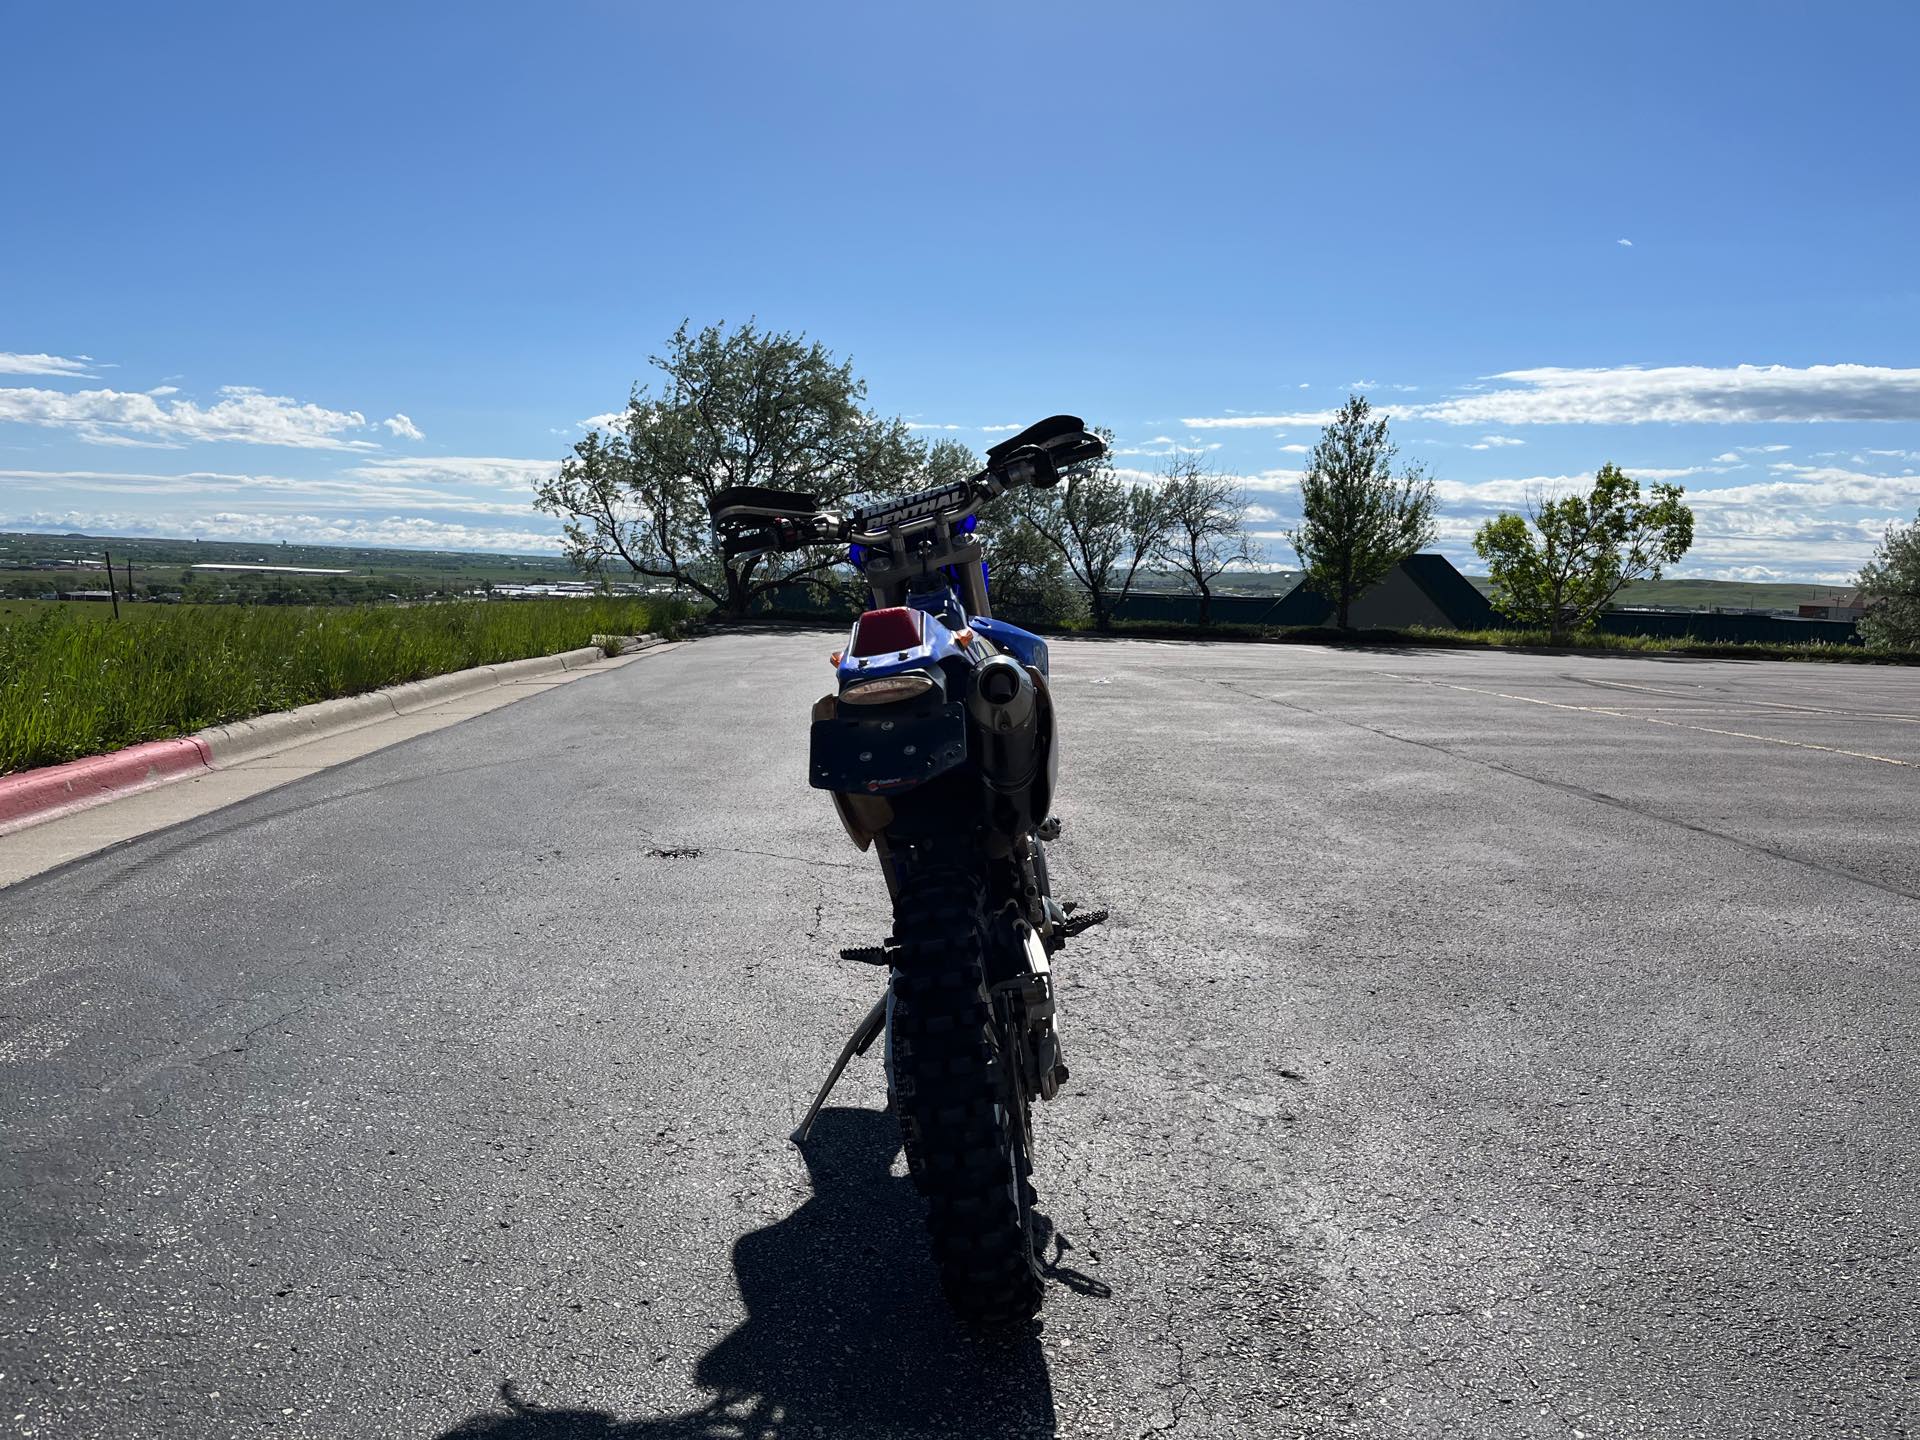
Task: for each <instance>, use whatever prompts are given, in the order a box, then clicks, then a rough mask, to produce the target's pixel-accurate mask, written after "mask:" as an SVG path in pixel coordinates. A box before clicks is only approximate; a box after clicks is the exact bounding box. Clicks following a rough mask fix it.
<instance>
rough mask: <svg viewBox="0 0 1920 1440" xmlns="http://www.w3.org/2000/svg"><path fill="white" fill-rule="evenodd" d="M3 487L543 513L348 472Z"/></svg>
mask: <svg viewBox="0 0 1920 1440" xmlns="http://www.w3.org/2000/svg"><path fill="white" fill-rule="evenodd" d="M0 493H14V494H28V495H51V496H56V497H61V498H65V497H67V496H71V495H76V494H110V495H123V496H127V497H129V498H130V499H132V500H135V501H138V500H153V499H158V498H163V497H177V496H192V497H194V498H196V499H199V500H202V501H204V502H206V503H207V504H215V503H221V502H225V503H230V504H242V505H246V506H249V507H251V508H255V509H277V510H289V509H320V510H334V511H341V512H365V511H368V510H375V509H393V510H440V511H453V512H457V513H459V514H463V515H512V516H517V517H520V518H522V519H526V520H532V519H534V518H535V517H536V516H537V515H538V514H539V512H538V511H537V510H535V509H534V507H533V503H532V501H533V497H532V494H531V493H528V494H527V495H526V496H525V497H524V498H521V499H514V500H482V499H477V498H475V497H473V496H471V495H466V494H461V493H459V492H457V491H454V490H451V489H442V488H436V487H434V486H431V485H427V486H422V485H417V484H409V483H406V482H405V481H404V479H402V480H397V481H396V480H389V479H386V478H383V477H380V476H378V475H375V476H373V477H370V478H368V477H362V476H359V475H357V474H355V473H354V472H352V471H349V472H348V473H347V474H345V475H343V476H330V477H325V478H320V479H315V478H312V477H301V478H294V477H291V476H285V475H235V474H229V473H226V472H223V471H217V470H189V471H185V472H182V473H178V474H156V473H152V472H142V471H118V470H10V469H0Z"/></svg>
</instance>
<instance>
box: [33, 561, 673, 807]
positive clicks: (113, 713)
mask: <svg viewBox="0 0 1920 1440" xmlns="http://www.w3.org/2000/svg"><path fill="white" fill-rule="evenodd" d="M138 608H139V610H140V611H141V612H142V613H141V618H140V620H139V621H137V622H130V621H128V620H125V619H123V620H122V621H120V622H119V623H117V624H116V623H115V622H114V620H113V617H112V614H111V612H110V611H108V610H107V609H106V608H105V607H103V606H98V605H88V606H84V607H83V606H45V607H40V608H39V611H38V613H36V614H33V615H30V616H27V617H22V616H20V615H18V614H17V613H13V612H12V608H11V607H9V613H6V614H0V774H4V773H7V772H10V771H14V770H24V769H27V768H30V767H32V766H35V765H50V764H55V763H57V762H59V761H62V760H72V759H75V758H78V757H80V756H83V755H94V754H98V753H100V752H102V751H107V750H116V749H119V748H121V747H122V746H126V745H131V744H134V743H136V742H138V741H141V740H160V739H166V738H168V737H171V736H175V735H184V734H189V733H191V732H192V731H195V730H199V729H202V728H204V727H206V726H208V725H219V724H223V723H226V722H228V721H232V720H244V719H247V718H248V717H250V716H254V715H260V714H264V713H266V712H267V711H270V710H286V709H291V708H292V707H293V706H295V705H304V704H307V703H309V702H310V701H314V700H328V699H332V698H334V697H335V696H339V695H357V694H360V693H361V692H363V691H366V690H375V689H378V688H379V687H380V686H382V685H394V684H398V683H400V682H401V681H405V680H423V679H425V678H426V677H427V676H429V675H440V674H444V673H446V672H447V671H450V670H462V669H465V668H467V667H469V666H473V665H486V664H491V663H493V662H495V661H502V660H522V659H526V658H527V657H529V656H533V655H551V654H554V653H556V652H558V651H561V650H571V649H576V648H578V647H580V646H583V645H586V644H589V643H590V642H591V639H592V637H593V636H594V635H596V634H609V635H630V634H638V633H641V632H644V631H653V632H655V633H674V632H676V631H677V630H678V629H679V627H680V625H681V624H682V623H683V621H684V619H685V616H686V608H685V606H683V605H680V604H678V603H676V602H671V601H666V602H663V601H656V600H633V599H620V600H524V601H513V602H498V601H496V602H493V603H486V602H481V601H458V602H451V603H447V604H437V605H416V606H381V607H377V608H365V609H340V608H332V607H327V608H307V607H298V606H251V605H217V606H215V605H208V606H185V605H169V606H160V605H149V606H141V607H138ZM123 613H125V612H124V611H123Z"/></svg>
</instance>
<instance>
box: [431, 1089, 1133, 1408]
mask: <svg viewBox="0 0 1920 1440" xmlns="http://www.w3.org/2000/svg"><path fill="white" fill-rule="evenodd" d="M899 1148H900V1141H899V1129H898V1126H897V1125H896V1123H895V1121H894V1119H893V1117H892V1116H891V1115H889V1114H887V1113H885V1112H883V1111H871V1110H853V1109H838V1108H836V1109H828V1110H823V1111H821V1112H820V1115H819V1118H818V1119H817V1120H816V1121H815V1122H814V1128H813V1133H812V1135H811V1137H810V1138H809V1139H808V1141H807V1143H806V1146H805V1147H804V1151H803V1153H804V1154H805V1156H806V1161H807V1168H808V1170H809V1172H810V1175H811V1178H812V1182H813V1194H812V1195H811V1196H810V1197H809V1198H808V1200H807V1201H806V1203H805V1204H803V1205H801V1207H800V1208H799V1209H798V1210H796V1211H794V1212H793V1213H792V1214H791V1215H789V1216H787V1217H786V1218H785V1219H783V1220H779V1221H776V1222H775V1223H774V1224H772V1225H768V1226H766V1227H765V1228H764V1229H760V1230H756V1231H753V1232H752V1233H750V1234H748V1235H745V1236H742V1237H741V1239H740V1240H739V1241H738V1242H737V1243H736V1244H735V1246H734V1250H733V1264H734V1272H735V1275H736V1278H737V1280H738V1283H739V1287H740V1298H741V1300H742V1302H743V1303H744V1304H745V1306H746V1311H747V1318H746V1319H745V1320H744V1321H743V1322H742V1323H741V1324H740V1326H739V1327H738V1328H736V1329H735V1330H733V1331H732V1332H731V1333H729V1334H728V1335H726V1336H725V1337H723V1338H722V1339H721V1340H720V1341H719V1342H718V1343H717V1344H715V1345H714V1347H713V1348H712V1349H711V1350H709V1351H708V1352H707V1353H706V1354H705V1355H704V1356H702V1357H701V1359H700V1363H699V1365H698V1367H697V1368H696V1370H695V1372H694V1378H695V1381H696V1382H697V1383H698V1384H699V1385H700V1386H701V1387H702V1388H703V1389H706V1390H709V1391H711V1392H712V1393H713V1396H714V1398H713V1400H712V1402H711V1403H710V1404H708V1405H707V1406H706V1407H704V1408H703V1409H700V1410H696V1411H689V1412H686V1413H682V1414H677V1415H666V1416H660V1417H657V1418H652V1419H635V1420H620V1419H617V1418H616V1417H615V1416H614V1415H612V1414H611V1413H609V1412H606V1411H602V1410H586V1409H550V1408H546V1407H542V1406H536V1405H532V1404H529V1403H528V1402H526V1401H524V1400H522V1399H521V1398H520V1397H519V1395H518V1394H517V1393H516V1392H515V1390H514V1388H513V1385H512V1382H508V1383H506V1384H503V1385H502V1386H501V1387H500V1403H501V1405H502V1406H503V1407H504V1409H505V1411H506V1413H504V1414H503V1413H501V1412H500V1411H499V1410H494V1411H490V1412H487V1413H483V1414H479V1415H474V1416H470V1417H469V1418H468V1419H466V1420H465V1421H463V1422H461V1423H460V1424H459V1425H456V1426H455V1427H454V1428H453V1429H451V1430H448V1431H446V1432H444V1433H443V1434H442V1435H441V1436H440V1437H439V1440H589V1437H591V1440H749V1437H751V1440H780V1437H786V1436H803V1435H804V1436H816V1435H829V1436H839V1435H847V1436H854V1435H858V1436H900V1437H911V1436H918V1435H949V1436H950V1435H956V1434H959V1435H994V1436H1019V1437H1029V1436H1031V1437H1044V1436H1051V1435H1053V1434H1054V1433H1055V1419H1054V1405H1053V1387H1052V1381H1051V1379H1050V1377H1049V1376H1048V1373H1047V1363H1046V1358H1045V1355H1044V1353H1043V1351H1042V1349H1041V1346H1040V1341H1039V1339H1038V1337H1037V1335H1035V1334H1033V1333H1027V1334H1020V1335H1005V1336H984V1335H976V1334H973V1333H971V1332H969V1331H967V1330H965V1329H963V1328H962V1327H961V1326H960V1325H958V1324H957V1323H956V1322H955V1321H954V1319H953V1317H952V1313H951V1312H950V1311H949V1310H948V1309H947V1305H946V1302H945V1301H944V1300H943V1299H942V1297H941V1294H940V1289H939V1284H938V1282H937V1281H936V1279H935V1278H934V1273H933V1266H932V1262H931V1261H930V1260H929V1259H928V1256H927V1243H926V1233H925V1230H924V1228H923V1227H924V1219H923V1214H922V1209H921V1205H920V1201H919V1199H918V1197H917V1196H915V1194H914V1193H913V1187H912V1185H911V1183H910V1182H909V1181H907V1180H906V1179H904V1178H900V1177H896V1176H894V1175H893V1174H892V1163H893V1158H894V1156H895V1155H896V1154H897V1153H898V1151H899ZM1045 1233H1047V1235H1048V1238H1049V1241H1050V1244H1049V1253H1050V1255H1051V1261H1050V1263H1049V1264H1048V1266H1047V1271H1048V1274H1049V1276H1050V1277H1051V1278H1053V1279H1055V1280H1058V1281H1059V1282H1060V1283H1061V1284H1064V1285H1067V1286H1069V1287H1071V1288H1072V1289H1074V1290H1076V1291H1079V1292H1080V1293H1082V1294H1090V1295H1094V1296H1098V1297H1104V1296H1105V1295H1106V1294H1108V1293H1110V1292H1108V1290H1107V1287H1106V1286H1105V1285H1103V1284H1102V1283H1101V1282H1099V1281H1098V1280H1095V1279H1092V1278H1091V1277H1089V1276H1086V1275H1083V1274H1081V1273H1080V1272H1079V1271H1077V1270H1073V1269H1070V1268H1066V1267H1064V1266H1062V1265H1061V1264H1060V1261H1061V1259H1062V1258H1063V1257H1064V1255H1065V1254H1066V1252H1067V1251H1068V1250H1070V1249H1071V1248H1072V1247H1071V1246H1070V1245H1069V1244H1068V1243H1067V1241H1066V1240H1065V1239H1064V1237H1062V1236H1060V1235H1059V1234H1058V1233H1057V1232H1054V1231H1052V1229H1051V1227H1050V1226H1049V1227H1047V1229H1046V1232H1045Z"/></svg>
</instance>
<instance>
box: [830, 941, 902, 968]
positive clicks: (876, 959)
mask: <svg viewBox="0 0 1920 1440" xmlns="http://www.w3.org/2000/svg"><path fill="white" fill-rule="evenodd" d="M840 958H841V959H842V960H851V961H852V962H853V963H854V964H856V965H891V964H892V963H893V951H892V950H891V949H889V948H888V947H887V946H885V945H855V946H852V947H850V948H849V949H846V950H842V951H841V952H840Z"/></svg>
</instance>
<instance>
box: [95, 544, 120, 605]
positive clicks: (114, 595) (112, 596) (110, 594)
mask: <svg viewBox="0 0 1920 1440" xmlns="http://www.w3.org/2000/svg"><path fill="white" fill-rule="evenodd" d="M100 553H101V554H103V555H105V556H106V557H107V598H108V599H109V600H111V601H113V618H114V619H116V620H118V619H119V618H120V592H119V591H118V590H116V589H114V588H113V552H112V551H111V550H103V551H101V552H100Z"/></svg>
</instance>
